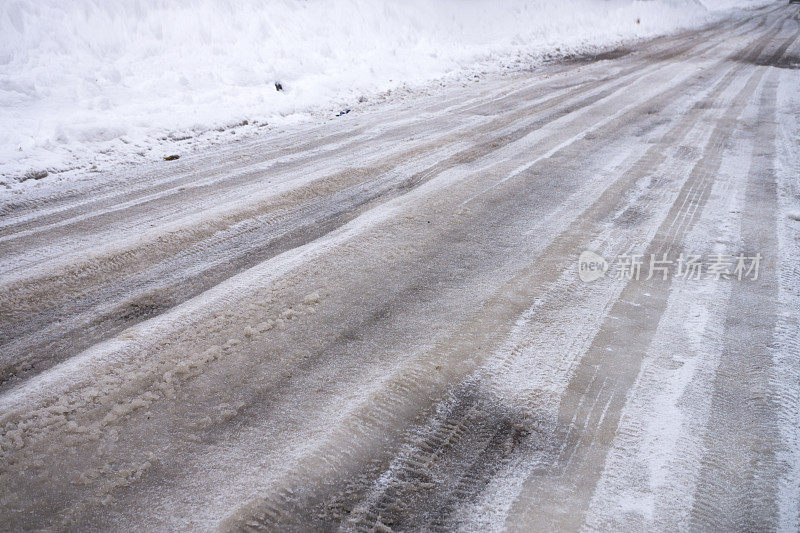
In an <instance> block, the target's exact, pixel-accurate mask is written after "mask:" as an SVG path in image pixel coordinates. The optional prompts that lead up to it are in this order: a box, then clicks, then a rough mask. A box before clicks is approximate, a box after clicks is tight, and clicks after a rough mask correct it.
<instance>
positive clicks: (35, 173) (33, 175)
mask: <svg viewBox="0 0 800 533" xmlns="http://www.w3.org/2000/svg"><path fill="white" fill-rule="evenodd" d="M47 174H48V172H47V171H46V170H29V171H28V172H26V173H25V175H24V176H22V179H21V180H19V181H28V180H40V179H42V178H46V177H47Z"/></svg>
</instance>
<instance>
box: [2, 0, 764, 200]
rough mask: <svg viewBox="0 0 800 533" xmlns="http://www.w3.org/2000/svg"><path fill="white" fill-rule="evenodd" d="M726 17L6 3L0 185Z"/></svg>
mask: <svg viewBox="0 0 800 533" xmlns="http://www.w3.org/2000/svg"><path fill="white" fill-rule="evenodd" d="M751 3H752V2H751ZM761 3H763V2H761ZM741 4H747V2H740V3H738V4H737V5H741ZM731 5H732V1H731V0H709V1H708V2H706V3H701V2H699V1H697V0H653V1H631V0H569V1H564V0H558V1H556V0H551V1H548V0H507V1H504V2H497V1H496V0H467V1H459V0H440V1H437V2H430V1H429V0H408V1H402V2H401V1H399V0H325V1H322V0H310V1H300V0H247V1H243V2H232V1H225V0H218V1H214V0H193V1H187V2H170V1H166V0H139V1H133V0H131V1H122V2H106V1H104V0H71V1H69V2H63V1H61V0H16V1H15V0H4V2H3V7H2V9H1V10H0V124H1V125H2V127H0V182H5V183H7V184H8V183H15V182H17V181H18V180H21V179H23V178H24V176H25V175H26V173H27V174H28V177H33V176H37V174H36V172H31V171H41V170H48V171H49V172H54V171H59V170H64V169H69V168H88V167H91V166H92V165H98V166H99V167H100V168H104V167H107V166H108V165H109V164H110V163H112V162H114V161H120V160H123V161H147V160H154V159H157V158H158V157H160V156H163V155H165V154H167V153H169V152H172V151H175V150H178V149H184V150H185V149H188V147H189V146H191V147H193V148H195V149H196V148H197V147H198V146H203V145H204V144H207V143H208V142H214V141H217V140H219V139H223V138H224V139H230V138H231V135H230V131H228V130H226V131H219V130H224V129H225V128H229V127H231V126H233V125H237V124H244V122H245V121H247V124H246V125H244V126H243V127H240V128H238V129H236V130H232V131H234V134H238V135H242V134H253V133H254V132H257V131H258V128H260V127H264V125H265V124H269V125H280V124H285V123H286V122H294V121H298V120H303V119H305V118H308V116H309V115H314V114H317V115H319V114H323V115H324V114H328V113H330V114H331V115H333V114H334V112H335V111H338V110H340V109H343V108H346V107H349V106H351V105H353V104H355V103H356V102H358V100H359V99H361V100H362V101H363V100H364V98H360V97H362V96H366V97H369V96H371V95H376V94H378V93H381V92H385V91H388V90H390V89H394V88H396V87H400V86H408V87H414V86H419V85H420V84H423V83H425V82H426V81H429V80H432V79H437V78H441V77H444V76H459V75H466V74H467V73H468V72H469V73H470V74H474V72H475V71H476V69H477V70H478V71H487V70H488V71H491V70H497V69H500V68H503V67H509V66H513V65H514V64H515V62H516V61H517V60H521V61H522V63H523V64H524V65H525V66H529V65H530V64H531V63H532V62H534V63H535V62H536V61H540V60H541V59H542V58H544V57H547V56H548V55H549V54H554V55H562V54H569V53H582V52H591V51H596V50H598V49H600V48H603V47H612V46H614V45H616V44H619V43H620V42H622V41H624V40H627V39H634V38H640V37H647V36H652V35H656V34H660V33H665V32H670V31H673V30H676V29H679V28H684V27H690V26H697V25H701V24H704V23H707V22H709V21H711V20H713V19H714V18H715V17H718V16H720V9H723V8H729V7H731ZM276 82H279V83H280V84H281V85H282V87H283V89H284V90H283V91H277V90H276V86H275V83H276ZM223 133H224V134H227V135H223ZM187 139H189V140H187ZM181 143H182V144H181ZM41 175H42V173H41V172H40V173H39V174H38V176H39V177H40V176H41Z"/></svg>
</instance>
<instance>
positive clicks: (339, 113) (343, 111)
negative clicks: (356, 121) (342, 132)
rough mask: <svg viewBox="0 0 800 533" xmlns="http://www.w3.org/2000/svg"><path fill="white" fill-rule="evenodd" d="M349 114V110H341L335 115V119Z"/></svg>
mask: <svg viewBox="0 0 800 533" xmlns="http://www.w3.org/2000/svg"><path fill="white" fill-rule="evenodd" d="M349 112H350V110H349V109H342V110H341V111H339V112H338V113H336V116H337V117H341V116H342V115H346V114H348V113H349Z"/></svg>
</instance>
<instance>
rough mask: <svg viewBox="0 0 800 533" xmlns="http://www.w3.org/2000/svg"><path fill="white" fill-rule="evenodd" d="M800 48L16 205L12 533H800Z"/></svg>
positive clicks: (19, 196)
mask: <svg viewBox="0 0 800 533" xmlns="http://www.w3.org/2000/svg"><path fill="white" fill-rule="evenodd" d="M799 19H800V6H789V5H784V4H783V3H781V4H779V5H773V6H772V7H769V8H767V9H762V10H760V11H753V12H745V13H741V14H739V15H734V16H732V18H731V19H729V20H727V21H725V22H723V23H720V24H717V25H715V26H713V27H710V28H707V29H705V30H703V31H700V32H691V33H685V34H681V35H677V36H673V37H669V38H661V39H658V40H655V41H652V42H650V43H647V44H643V45H641V46H639V47H637V48H636V49H634V50H621V51H620V52H619V53H618V54H614V55H613V57H611V56H609V57H606V58H602V59H596V60H582V61H575V62H572V63H569V64H561V65H553V66H549V67H547V68H545V69H539V70H537V71H535V72H530V73H526V74H520V75H518V76H514V77H500V78H494V79H488V80H487V79H483V80H481V82H480V83H471V84H466V85H464V86H458V87H452V86H448V87H443V88H442V89H441V91H438V90H437V91H431V92H430V93H429V94H422V95H419V96H417V97H414V98H411V99H406V100H403V101H395V102H393V103H388V104H385V105H381V106H376V107H373V108H372V109H370V110H366V111H363V112H354V113H350V114H348V115H345V116H342V117H339V118H336V119H334V120H332V121H330V122H329V123H327V124H324V125H320V126H315V127H308V126H306V127H303V128H302V129H301V128H298V129H296V130H293V131H290V132H287V133H285V134H283V135H276V136H275V137H274V138H270V139H267V140H263V139H259V140H257V141H248V142H241V143H232V144H230V145H228V146H227V147H224V148H221V149H215V150H214V151H213V152H212V153H208V154H205V155H202V156H187V157H182V158H181V159H180V160H178V161H176V162H163V163H161V164H158V165H153V166H149V167H143V168H141V169H140V170H138V171H136V172H126V173H120V174H117V175H99V176H92V175H87V177H86V179H85V180H83V181H75V182H72V183H69V182H67V183H68V184H66V185H65V184H63V183H62V184H60V185H59V187H55V186H49V185H48V184H47V180H46V179H45V180H43V181H42V182H40V183H41V184H42V185H41V186H38V187H27V188H23V189H20V190H19V192H18V193H17V192H14V191H11V192H9V191H6V192H3V193H2V194H3V196H2V205H0V529H2V530H8V529H52V530H80V531H88V530H119V531H130V530H138V531H153V530H198V529H199V530H210V529H222V530H226V531H228V530H309V529H329V530H330V529H337V528H341V529H343V530H377V531H388V530H389V529H392V530H426V531H429V530H452V529H459V528H460V529H463V530H468V531H475V530H481V531H483V530H520V531H531V530H553V529H562V530H577V529H581V528H585V529H590V530H592V529H598V530H642V529H656V530H665V531H672V530H675V529H720V530H732V529H735V530H751V531H752V530H775V529H781V530H786V531H796V530H797V529H798V527H800V523H798V519H799V516H798V495H799V494H800V461H799V460H798V453H800V450H798V446H800V434H799V433H798V428H799V427H800V361H799V359H800V339H799V338H798V337H800V324H798V317H799V315H800V238H799V236H800V178H799V177H798V176H800V69H799V68H798V67H800V40H799V39H798V36H800V21H799ZM585 250H591V251H593V252H595V253H596V254H598V255H599V256H601V257H603V258H605V259H606V260H607V261H608V263H609V264H610V267H609V270H608V272H607V273H606V275H605V276H602V277H601V278H599V279H597V280H595V281H592V282H583V281H581V280H580V278H579V276H578V257H579V255H580V254H581V252H583V251H585ZM665 254H666V257H667V258H668V259H671V260H673V261H675V262H676V263H677V259H678V258H679V257H680V256H681V254H683V256H684V257H689V256H691V255H695V254H696V255H701V256H702V257H703V260H704V265H705V266H704V268H705V270H703V271H702V275H701V276H700V279H694V276H686V275H678V272H676V269H675V265H673V266H672V268H665V269H664V271H663V275H662V271H657V273H656V275H652V276H649V275H647V274H648V269H649V267H650V264H649V260H650V258H651V256H655V257H657V258H659V259H661V258H663V257H664V256H665ZM621 255H622V256H625V255H627V256H628V257H631V256H642V257H643V265H642V267H641V275H640V276H635V275H630V276H628V275H626V272H625V269H624V268H620V265H622V260H618V258H619V256H621ZM740 255H742V256H746V257H751V258H752V257H756V256H758V257H760V258H761V260H760V264H759V265H758V270H757V272H755V271H752V269H750V271H749V272H745V273H744V275H740V276H737V275H735V274H734V275H733V276H721V277H719V276H714V275H713V272H714V271H713V269H712V267H710V266H708V265H710V264H711V263H713V261H712V260H711V258H712V257H717V258H719V257H720V256H723V257H727V256H730V257H733V258H735V257H738V256H740ZM722 263H724V262H723V261H719V260H717V261H716V264H717V265H719V264H722ZM734 263H735V261H734ZM750 266H752V265H750ZM734 267H735V264H734V265H732V266H731V267H730V270H731V272H732V273H733V271H734ZM629 273H630V274H633V272H629ZM650 273H652V272H650ZM756 273H757V275H756ZM739 274H742V272H739ZM637 277H638V279H637ZM648 277H649V278H650V279H647V278H648ZM715 277H719V278H720V279H715ZM739 277H741V278H742V279H738V278H739ZM664 278H666V279H664Z"/></svg>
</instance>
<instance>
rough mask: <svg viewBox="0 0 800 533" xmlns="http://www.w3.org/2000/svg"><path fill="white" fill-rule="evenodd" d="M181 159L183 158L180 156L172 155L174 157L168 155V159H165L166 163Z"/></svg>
mask: <svg viewBox="0 0 800 533" xmlns="http://www.w3.org/2000/svg"><path fill="white" fill-rule="evenodd" d="M180 158H181V156H179V155H178V154H172V155H168V156H167V157H165V158H164V161H175V160H176V159H180Z"/></svg>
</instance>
